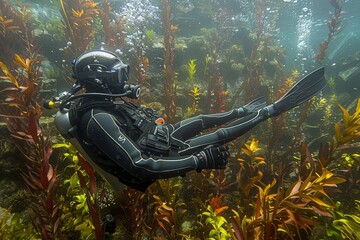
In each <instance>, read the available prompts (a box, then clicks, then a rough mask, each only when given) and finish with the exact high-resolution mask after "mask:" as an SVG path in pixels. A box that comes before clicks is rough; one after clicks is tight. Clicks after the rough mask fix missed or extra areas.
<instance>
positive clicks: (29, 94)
mask: <svg viewBox="0 0 360 240" xmlns="http://www.w3.org/2000/svg"><path fill="white" fill-rule="evenodd" d="M14 62H15V64H16V65H17V68H18V70H17V71H13V72H14V73H13V72H12V71H11V70H9V69H8V68H7V66H6V65H5V63H3V62H0V68H1V70H2V72H3V74H4V75H5V76H2V77H1V79H2V80H3V81H2V82H1V83H0V84H1V85H0V86H1V90H0V92H1V93H2V94H3V95H5V98H4V99H2V100H0V116H1V117H3V118H4V120H5V122H6V124H7V127H8V130H9V132H10V134H11V138H12V141H13V143H14V144H15V146H16V147H17V148H18V149H19V151H20V152H21V154H22V156H23V157H24V159H25V160H26V162H25V164H26V167H27V172H25V173H23V174H22V175H23V178H24V180H25V182H26V184H27V186H28V189H29V192H30V193H31V197H32V198H33V203H32V205H31V208H32V210H33V212H34V214H35V225H36V227H37V228H38V229H37V230H38V231H39V233H40V234H41V236H42V238H43V239H54V238H55V237H59V235H60V228H59V226H60V218H59V208H58V205H57V203H56V200H55V196H56V189H57V183H56V180H57V173H56V169H54V168H53V167H52V165H50V163H49V159H50V155H51V152H52V148H51V142H50V138H49V136H46V134H45V132H44V130H43V128H42V127H41V125H40V123H39V119H40V117H41V114H42V107H41V105H40V103H39V102H38V94H39V87H40V80H41V69H40V63H41V58H40V57H39V56H37V55H36V54H35V53H32V54H31V56H30V57H26V58H22V57H21V56H20V55H18V54H15V55H14ZM4 80H5V81H4Z"/></svg>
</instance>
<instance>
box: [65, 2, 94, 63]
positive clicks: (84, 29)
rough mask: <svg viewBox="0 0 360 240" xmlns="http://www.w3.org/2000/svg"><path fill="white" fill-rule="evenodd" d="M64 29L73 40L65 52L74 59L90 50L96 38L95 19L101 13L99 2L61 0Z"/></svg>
mask: <svg viewBox="0 0 360 240" xmlns="http://www.w3.org/2000/svg"><path fill="white" fill-rule="evenodd" d="M59 1H60V5H61V15H62V17H63V19H62V23H63V26H64V27H63V30H64V33H65V36H66V37H67V39H69V41H70V42H71V44H70V45H68V46H67V47H66V48H64V52H65V53H66V54H67V55H68V56H69V57H70V58H71V60H72V59H74V58H76V57H78V56H79V55H80V54H81V53H83V52H85V51H86V50H88V48H89V47H90V44H91V43H92V40H93V38H94V27H95V26H94V19H95V17H96V16H98V14H99V8H98V3H96V2H93V1H90V0H59Z"/></svg>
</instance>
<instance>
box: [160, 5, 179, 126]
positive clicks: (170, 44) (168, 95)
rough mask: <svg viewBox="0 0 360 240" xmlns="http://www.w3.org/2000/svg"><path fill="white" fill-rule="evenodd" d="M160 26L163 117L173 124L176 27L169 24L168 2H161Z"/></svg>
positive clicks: (170, 18) (174, 114) (169, 6)
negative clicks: (162, 57)
mask: <svg viewBox="0 0 360 240" xmlns="http://www.w3.org/2000/svg"><path fill="white" fill-rule="evenodd" d="M161 3H162V7H163V9H162V24H163V29H164V51H165V52H164V84H163V86H164V97H165V99H164V100H165V117H166V119H167V120H168V122H169V123H172V122H174V120H175V116H176V95H177V83H176V78H175V70H174V66H173V64H174V58H175V39H176V32H177V31H179V29H178V27H177V26H174V25H172V24H171V20H172V17H171V5H170V2H169V0H161Z"/></svg>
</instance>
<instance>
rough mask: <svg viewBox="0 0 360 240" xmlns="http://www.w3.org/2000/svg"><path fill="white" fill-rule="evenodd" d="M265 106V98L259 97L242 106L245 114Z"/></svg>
mask: <svg viewBox="0 0 360 240" xmlns="http://www.w3.org/2000/svg"><path fill="white" fill-rule="evenodd" d="M265 106H266V101H265V97H264V96H261V97H258V98H256V99H254V100H252V101H251V102H249V103H248V104H246V105H245V106H243V108H244V109H245V110H246V111H247V112H254V111H257V110H259V109H262V108H263V107H265Z"/></svg>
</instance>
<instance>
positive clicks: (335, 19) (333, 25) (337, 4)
mask: <svg viewBox="0 0 360 240" xmlns="http://www.w3.org/2000/svg"><path fill="white" fill-rule="evenodd" d="M329 2H330V4H331V5H332V7H333V8H334V13H333V14H332V16H331V18H330V21H328V22H327V27H328V30H329V33H328V37H327V39H326V40H324V41H323V42H322V43H321V44H320V46H319V49H318V51H317V53H316V56H315V59H316V61H317V62H321V61H323V60H324V58H325V56H326V53H327V49H328V47H329V44H330V42H331V41H332V40H333V39H334V37H335V36H336V34H337V33H339V32H340V31H341V29H342V26H341V25H340V23H341V18H342V14H343V11H342V5H341V0H329Z"/></svg>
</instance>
